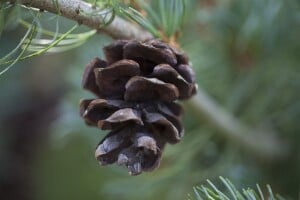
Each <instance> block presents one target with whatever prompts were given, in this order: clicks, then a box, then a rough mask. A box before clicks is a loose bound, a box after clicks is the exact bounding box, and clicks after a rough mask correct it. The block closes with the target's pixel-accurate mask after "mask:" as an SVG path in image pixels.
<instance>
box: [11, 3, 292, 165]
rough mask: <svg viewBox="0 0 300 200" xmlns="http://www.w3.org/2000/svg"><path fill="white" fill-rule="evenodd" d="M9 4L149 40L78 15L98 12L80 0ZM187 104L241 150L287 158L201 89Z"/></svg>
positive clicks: (271, 138) (133, 29) (277, 143)
mask: <svg viewBox="0 0 300 200" xmlns="http://www.w3.org/2000/svg"><path fill="white" fill-rule="evenodd" d="M9 2H11V3H19V4H23V5H25V6H28V7H34V8H38V9H41V10H45V11H49V12H51V13H54V14H60V15H61V16H64V17H66V18H69V19H71V20H74V21H77V22H78V23H79V24H83V25H86V26H88V27H90V28H92V29H96V30H98V31H100V32H104V33H106V34H108V35H110V36H111V37H113V38H118V39H132V38H135V39H138V40H145V39H150V38H152V36H151V34H150V33H148V32H146V31H144V30H142V29H141V28H139V27H138V26H136V25H134V24H132V23H130V22H128V21H125V20H123V19H121V18H119V17H115V19H114V20H113V22H112V23H111V24H109V25H108V26H103V25H104V24H103V20H104V19H103V17H101V15H99V16H97V17H95V16H87V15H84V14H81V13H94V12H95V11H97V8H93V7H92V5H91V4H88V3H86V2H84V1H81V0H9ZM55 2H56V3H57V5H56V4H55ZM57 8H59V10H58V9H57ZM187 105H188V106H190V107H191V108H192V109H193V111H194V115H195V116H196V117H197V118H205V119H206V120H207V121H208V122H209V123H211V124H212V125H213V126H214V127H215V128H217V129H218V130H219V133H220V134H222V135H223V136H224V137H226V138H228V139H230V140H231V141H234V142H236V143H237V144H240V146H241V148H242V149H244V150H246V151H247V152H249V153H250V154H251V155H254V156H257V157H259V158H260V159H266V160H276V159H282V158H285V157H286V156H287V153H288V148H287V145H286V144H285V143H283V142H282V141H281V140H280V139H278V138H277V137H276V136H277V134H276V133H274V132H270V131H262V130H257V129H255V128H250V127H247V126H245V125H243V124H242V123H241V122H240V121H239V120H238V119H236V118H234V117H233V116H232V115H231V114H230V113H228V112H226V111H225V110H224V109H222V108H221V106H219V105H218V104H217V103H215V102H214V101H213V100H212V99H211V98H210V97H209V95H207V94H206V93H205V92H204V91H203V90H201V89H199V92H198V94H197V96H196V97H194V98H193V99H192V100H191V101H189V102H188V103H187Z"/></svg>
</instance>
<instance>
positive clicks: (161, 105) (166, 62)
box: [80, 40, 196, 175]
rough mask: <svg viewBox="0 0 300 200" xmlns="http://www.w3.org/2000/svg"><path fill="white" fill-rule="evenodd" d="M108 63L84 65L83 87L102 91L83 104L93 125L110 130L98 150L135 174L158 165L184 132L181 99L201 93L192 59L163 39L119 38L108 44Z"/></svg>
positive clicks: (100, 157) (101, 156)
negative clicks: (166, 151)
mask: <svg viewBox="0 0 300 200" xmlns="http://www.w3.org/2000/svg"><path fill="white" fill-rule="evenodd" d="M104 54H105V57H106V61H104V60H101V59H99V58H94V59H93V60H92V61H91V62H90V63H88V64H87V65H86V67H85V71H84V75H83V80H82V85H83V88H85V89H87V90H89V91H91V92H93V93H94V94H95V95H97V98H96V99H87V100H82V101H81V102H80V114H81V116H82V117H83V118H84V120H85V122H86V123H87V124H88V125H91V126H96V127H98V128H100V129H102V130H111V132H109V133H108V135H106V136H105V137H104V139H103V140H102V141H101V142H100V143H99V144H98V146H97V148H96V152H95V156H96V158H97V160H98V161H99V162H100V164H102V165H107V164H113V163H117V164H118V165H125V166H126V167H127V168H128V170H129V173H130V174H131V175H138V174H140V173H141V172H143V171H151V170H153V169H155V168H157V167H158V165H159V163H160V159H161V154H162V150H163V148H164V146H165V144H166V143H170V144H175V143H177V142H179V141H180V139H181V138H182V136H183V127H182V124H181V119H180V118H181V115H182V108H181V106H180V105H179V104H177V103H175V101H176V100H178V99H180V100H184V99H188V98H190V97H191V96H192V95H193V94H195V93H196V84H195V75H194V72H193V70H192V68H191V67H190V64H189V61H188V58H187V57H186V56H185V55H184V54H183V53H181V52H179V51H178V50H176V49H174V48H172V47H170V46H169V45H167V44H165V43H163V42H161V41H159V40H148V41H144V42H139V41H135V40H118V41H115V42H114V43H112V44H110V45H108V46H106V47H104Z"/></svg>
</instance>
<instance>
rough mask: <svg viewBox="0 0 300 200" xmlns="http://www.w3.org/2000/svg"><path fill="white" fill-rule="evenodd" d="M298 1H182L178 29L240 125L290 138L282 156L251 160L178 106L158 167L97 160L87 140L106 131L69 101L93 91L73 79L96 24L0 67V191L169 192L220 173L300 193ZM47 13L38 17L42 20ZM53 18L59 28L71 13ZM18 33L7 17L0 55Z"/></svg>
mask: <svg viewBox="0 0 300 200" xmlns="http://www.w3.org/2000/svg"><path fill="white" fill-rule="evenodd" d="M299 8H300V3H299V1H298V0H245V1H240V0H201V1H196V0H190V1H188V5H187V16H186V19H185V23H184V26H183V28H182V30H181V31H182V32H181V36H180V38H179V43H180V45H181V47H182V49H184V50H185V51H186V53H187V54H188V55H189V57H190V59H191V61H192V63H193V67H194V70H195V71H196V73H197V82H198V84H199V85H200V86H201V87H202V88H203V89H205V91H206V92H207V93H208V94H209V95H210V96H212V97H213V98H214V99H215V100H216V101H217V102H218V103H219V104H220V105H222V106H223V107H224V108H225V109H226V110H227V111H228V112H229V113H231V114H233V115H234V116H236V117H237V118H238V119H239V120H241V121H242V122H243V123H245V124H247V125H248V126H250V127H267V128H270V129H273V130H275V131H276V132H277V133H278V137H280V138H281V139H282V140H284V141H286V142H287V143H288V144H289V147H290V149H291V151H290V152H289V155H287V156H286V157H285V158H284V159H282V160H279V161H267V160H257V159H256V157H255V156H251V152H247V153H246V152H244V151H243V150H242V149H241V148H240V147H239V146H238V145H236V144H235V143H233V142H232V141H231V140H230V139H228V138H226V137H225V136H222V134H218V131H217V130H216V129H215V128H214V127H213V126H212V125H210V124H208V123H206V121H204V120H203V119H201V118H200V119H199V118H198V117H197V116H198V115H197V114H195V111H194V110H192V109H190V108H189V107H188V106H185V107H186V111H185V115H184V126H185V137H184V138H183V140H182V142H180V143H179V144H176V145H168V146H167V148H166V149H165V151H164V155H163V159H162V163H161V166H160V168H159V169H157V170H156V171H154V172H151V173H144V174H142V175H140V176H138V177H131V176H129V175H128V173H127V170H126V169H124V168H120V167H117V166H109V167H101V166H98V163H97V161H96V160H95V159H94V148H95V146H96V145H97V143H98V142H99V141H100V139H101V138H102V137H103V136H104V135H105V132H102V131H100V130H98V129H95V128H91V127H87V126H86V125H85V124H84V122H83V120H82V119H81V118H80V116H79V108H78V106H79V100H80V99H81V98H89V97H92V95H91V94H90V93H88V92H86V91H84V90H82V89H81V75H82V73H83V68H84V65H85V64H86V63H88V62H89V61H90V60H91V59H92V58H94V57H96V56H98V57H103V54H102V51H101V48H102V47H103V46H104V45H106V44H109V43H110V42H111V41H112V39H110V38H109V37H107V36H105V35H103V34H98V35H95V36H94V37H92V38H91V39H90V40H88V41H87V42H86V43H85V44H84V45H82V46H80V47H79V48H76V49H74V50H72V51H68V52H64V53H59V54H49V55H44V56H38V57H35V58H32V59H27V60H25V61H22V62H19V63H17V64H16V65H15V66H14V67H12V68H11V69H10V70H9V71H8V72H7V73H5V74H4V75H2V76H1V77H0V88H1V90H0V91H1V92H0V198H1V196H2V198H1V199H5V200H6V199H11V200H12V199H19V200H23V199H37V200H53V199H56V200H66V199H73V200H82V199H85V200H90V199H109V200H114V199H116V200H117V199H118V200H122V199H124V200H127V199H145V200H147V199H149V200H150V199H165V200H171V199H172V200H179V199H186V198H187V194H188V193H192V187H193V186H195V185H201V184H203V183H204V182H205V180H206V179H210V180H212V181H213V182H214V183H216V184H217V185H218V182H219V180H218V177H219V176H224V177H228V178H229V179H230V180H231V181H232V182H233V183H235V184H236V186H237V187H238V188H245V187H248V186H249V187H254V186H255V184H256V183H260V184H261V185H265V184H271V186H272V188H273V190H274V191H275V192H276V193H277V192H278V193H280V194H281V195H282V196H285V197H288V198H292V199H297V198H300V194H299V193H300V125H299V123H300V66H299V65H300V38H299V36H300V9H299ZM45 18H47V17H45ZM1 19H2V18H1ZM12 19H14V18H12ZM49 21H50V22H51V20H48V21H47V20H45V21H41V22H42V23H44V24H45V25H44V26H45V27H49V28H50V29H51V27H52V28H53V27H54V26H55V25H51V23H49ZM48 23H49V24H48ZM54 24H55V22H54ZM59 24H60V26H61V30H64V29H66V30H67V29H68V27H70V26H71V25H72V24H74V23H73V22H70V21H69V20H65V19H62V18H61V19H59ZM84 30H87V29H84ZM23 34H24V28H22V27H20V26H17V25H16V24H13V25H10V26H8V27H7V29H6V30H5V31H4V32H3V33H2V35H1V40H0V54H1V56H3V55H5V54H7V53H8V52H9V51H10V50H11V49H13V48H14V47H15V46H16V45H17V44H18V41H19V40H20V38H22V36H23ZM183 105H185V104H184V103H183ZM204 118H205V117H204ZM277 148H279V149H280V148H281V147H280V146H278V147H277Z"/></svg>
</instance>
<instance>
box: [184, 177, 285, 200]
mask: <svg viewBox="0 0 300 200" xmlns="http://www.w3.org/2000/svg"><path fill="white" fill-rule="evenodd" d="M220 179H221V181H222V183H223V185H224V186H225V189H226V190H227V191H226V192H222V191H221V189H219V188H218V187H217V186H216V185H215V184H213V183H212V182H211V181H210V180H207V183H208V186H204V185H202V186H201V187H199V186H197V187H194V188H193V189H194V195H193V196H194V197H193V196H191V195H189V198H188V200H230V199H234V200H265V199H268V200H284V198H282V197H281V196H280V195H274V194H273V191H272V189H271V187H270V186H269V185H267V189H268V194H266V195H264V194H263V192H262V190H261V188H260V186H259V185H258V184H256V187H257V191H255V190H254V189H251V188H247V189H242V190H241V191H239V190H237V189H236V187H235V186H234V185H233V184H232V183H231V181H230V180H229V179H225V178H223V177H220Z"/></svg>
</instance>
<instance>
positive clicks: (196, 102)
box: [186, 87, 288, 161]
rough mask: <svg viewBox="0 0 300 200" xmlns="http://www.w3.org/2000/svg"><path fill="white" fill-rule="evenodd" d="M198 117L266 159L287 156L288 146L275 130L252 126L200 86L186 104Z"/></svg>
mask: <svg viewBox="0 0 300 200" xmlns="http://www.w3.org/2000/svg"><path fill="white" fill-rule="evenodd" d="M186 105H187V106H188V107H189V108H190V109H191V110H192V111H193V114H194V116H196V117H197V118H198V119H204V120H206V121H208V122H209V123H210V124H212V125H213V126H214V128H216V129H218V130H219V131H218V133H220V134H222V135H223V136H224V137H226V138H228V139H230V140H231V141H233V142H234V143H236V144H238V145H240V146H241V148H242V149H244V150H246V151H247V152H250V153H251V154H252V155H254V156H255V157H257V158H259V159H263V160H264V161H270V160H278V159H282V158H285V157H286V156H287V153H288V147H287V145H286V144H285V143H284V141H282V140H280V139H279V138H278V137H277V136H278V134H276V133H275V132H273V131H271V130H263V129H259V128H258V129H256V128H253V127H252V128H250V127H247V126H246V125H244V124H242V123H241V122H240V121H239V120H238V119H236V118H235V117H234V116H232V115H231V114H230V113H229V112H227V111H226V110H224V109H223V108H222V107H221V106H220V105H218V104H217V103H216V102H215V101H214V100H213V99H212V98H210V97H209V95H208V94H206V93H205V91H204V90H203V89H201V87H199V89H198V92H197V95H196V96H195V97H194V98H192V100H190V101H188V102H187V104H186Z"/></svg>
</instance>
